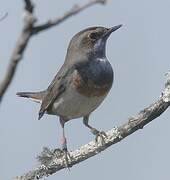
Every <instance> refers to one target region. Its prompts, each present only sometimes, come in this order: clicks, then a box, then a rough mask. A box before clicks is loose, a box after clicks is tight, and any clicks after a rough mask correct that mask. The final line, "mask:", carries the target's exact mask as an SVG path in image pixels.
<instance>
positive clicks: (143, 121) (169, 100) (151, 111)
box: [16, 72, 170, 180]
mask: <svg viewBox="0 0 170 180" xmlns="http://www.w3.org/2000/svg"><path fill="white" fill-rule="evenodd" d="M169 106H170V72H168V73H167V81H166V83H165V89H164V90H163V92H162V95H161V97H160V98H159V99H158V100H157V101H156V102H154V103H153V104H151V105H150V106H149V107H147V108H145V109H144V110H142V111H140V112H139V113H138V114H137V115H136V116H134V117H131V118H129V119H128V121H127V122H126V123H125V124H123V125H121V126H119V127H117V128H113V129H111V130H109V131H107V132H106V134H107V137H106V138H105V140H104V142H103V143H96V142H95V141H91V142H89V143H88V144H85V145H83V146H81V147H80V148H79V149H77V150H75V151H73V152H70V156H71V158H70V159H69V161H68V163H69V166H70V167H71V166H73V165H75V164H78V163H80V162H82V161H84V160H86V159H88V158H90V157H92V156H95V155H97V154H99V153H100V152H101V151H104V150H105V149H106V148H108V147H109V146H111V145H113V144H115V143H117V142H120V141H121V140H122V139H124V138H125V137H127V136H129V135H131V134H132V133H134V132H135V131H137V130H139V129H142V128H143V127H144V126H145V125H147V124H148V123H150V122H151V121H152V120H154V119H155V118H157V117H159V116H160V115H161V114H162V113H163V112H164V111H165V110H166V109H167V108H168V107H169ZM38 159H39V161H40V163H41V165H40V166H39V167H38V168H36V169H34V170H32V171H29V172H28V173H26V174H24V175H23V176H18V177H16V180H34V179H41V178H43V177H46V176H49V175H51V174H54V173H56V172H57V171H59V170H61V169H63V168H66V165H65V156H64V155H63V154H62V153H59V152H58V151H55V150H49V149H48V148H44V149H43V152H42V153H41V154H40V155H39V156H38Z"/></svg>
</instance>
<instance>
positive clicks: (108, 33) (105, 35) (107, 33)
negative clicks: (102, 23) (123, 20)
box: [103, 24, 122, 38]
mask: <svg viewBox="0 0 170 180" xmlns="http://www.w3.org/2000/svg"><path fill="white" fill-rule="evenodd" d="M120 27H122V24H120V25H117V26H114V27H111V28H109V29H108V30H107V32H106V33H105V34H104V36H103V38H108V37H109V36H110V34H111V33H112V32H114V31H116V30H118V29H119V28H120Z"/></svg>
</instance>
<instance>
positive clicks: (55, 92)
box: [38, 66, 72, 119]
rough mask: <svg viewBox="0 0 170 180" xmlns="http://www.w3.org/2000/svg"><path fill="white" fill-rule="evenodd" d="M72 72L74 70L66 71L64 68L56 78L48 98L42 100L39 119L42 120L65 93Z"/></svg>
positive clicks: (47, 94) (49, 88)
mask: <svg viewBox="0 0 170 180" xmlns="http://www.w3.org/2000/svg"><path fill="white" fill-rule="evenodd" d="M70 70H72V68H69V69H66V68H63V66H62V67H61V69H60V71H59V72H58V73H57V75H56V76H55V77H54V79H53V81H52V82H51V84H50V85H49V87H48V89H47V93H46V96H45V97H44V98H43V100H42V104H41V108H40V111H39V117H38V119H41V117H42V116H43V115H44V113H45V112H46V111H47V110H48V108H49V107H50V106H51V105H52V104H53V102H54V101H55V100H56V99H57V98H58V97H59V96H60V95H61V94H62V93H63V92H64V91H65V88H66V84H67V83H68V79H69V74H70V72H71V71H70Z"/></svg>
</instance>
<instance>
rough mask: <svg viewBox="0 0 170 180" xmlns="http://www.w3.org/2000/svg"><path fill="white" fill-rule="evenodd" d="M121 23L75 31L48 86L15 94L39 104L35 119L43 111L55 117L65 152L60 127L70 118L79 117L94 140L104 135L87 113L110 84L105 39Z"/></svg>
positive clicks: (103, 94) (111, 80) (101, 97)
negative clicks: (92, 123) (92, 124)
mask: <svg viewBox="0 0 170 180" xmlns="http://www.w3.org/2000/svg"><path fill="white" fill-rule="evenodd" d="M121 26H122V25H117V26H114V27H111V28H106V27H102V26H95V27H89V28H86V29H84V30H82V31H80V32H78V33H77V34H76V35H74V36H73V38H72V39H71V41H70V43H69V45H68V48H67V53H66V57H65V61H64V63H63V65H62V66H61V68H60V70H59V71H58V72H57V74H56V76H55V77H54V79H53V80H52V82H51V83H50V85H49V86H48V88H47V89H46V90H43V91H39V92H18V93H17V95H18V96H20V97H25V98H28V99H32V100H34V101H36V102H38V103H40V104H41V107H40V110H39V116H38V119H41V118H42V117H43V115H44V114H51V115H56V116H58V117H59V121H60V124H61V127H62V143H61V144H62V147H61V150H62V151H65V152H68V149H67V139H66V135H65V129H64V127H65V123H66V122H68V121H70V120H72V119H76V118H83V124H84V125H85V126H86V127H87V128H89V129H90V131H91V132H92V133H93V134H94V135H95V136H96V140H97V139H98V137H102V136H105V135H106V134H105V133H104V132H103V131H99V130H97V129H96V128H94V127H92V126H91V125H89V116H90V115H91V113H92V112H93V111H94V110H95V109H96V108H97V107H98V106H99V105H100V104H101V103H102V102H103V100H104V99H105V98H106V96H107V94H108V93H109V91H110V89H111V87H112V84H113V80H114V72H113V69H112V66H111V64H110V62H109V61H108V59H107V57H106V42H107V39H108V37H109V36H110V35H111V33H112V32H114V31H116V30H118V29H119V28H120V27H121Z"/></svg>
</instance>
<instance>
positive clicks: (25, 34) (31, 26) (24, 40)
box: [0, 0, 106, 103]
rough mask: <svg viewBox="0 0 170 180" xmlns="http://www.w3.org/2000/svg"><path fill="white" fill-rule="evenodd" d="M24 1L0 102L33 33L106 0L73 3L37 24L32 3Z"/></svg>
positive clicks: (27, 0)
mask: <svg viewBox="0 0 170 180" xmlns="http://www.w3.org/2000/svg"><path fill="white" fill-rule="evenodd" d="M24 2H25V16H24V26H23V28H22V31H21V34H20V36H19V38H18V41H17V43H16V45H15V48H14V51H13V53H12V56H11V58H10V62H9V65H8V67H7V70H6V73H5V76H4V78H3V80H2V81H1V82H0V103H1V102H2V98H3V96H4V94H5V92H6V90H7V89H8V87H9V85H10V84H11V82H12V80H13V77H14V75H15V73H16V70H17V66H18V64H19V62H20V60H21V59H22V58H23V55H24V51H25V49H26V47H27V45H28V43H29V40H30V39H31V37H32V36H33V35H35V34H37V33H38V32H42V31H44V30H47V29H49V28H51V27H54V26H57V25H59V24H60V23H61V22H63V21H65V20H66V19H68V18H69V17H71V16H73V15H76V14H78V13H79V12H81V11H83V10H85V9H87V8H88V7H90V6H93V5H95V4H105V3H106V0H91V1H89V2H87V3H86V4H84V5H82V6H79V5H75V6H73V8H71V10H70V11H68V12H66V13H65V14H64V15H63V16H62V17H59V18H54V19H51V20H49V21H48V22H47V23H45V24H42V25H37V26H36V25H35V22H36V18H35V16H34V5H33V3H32V1H31V0H24Z"/></svg>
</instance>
